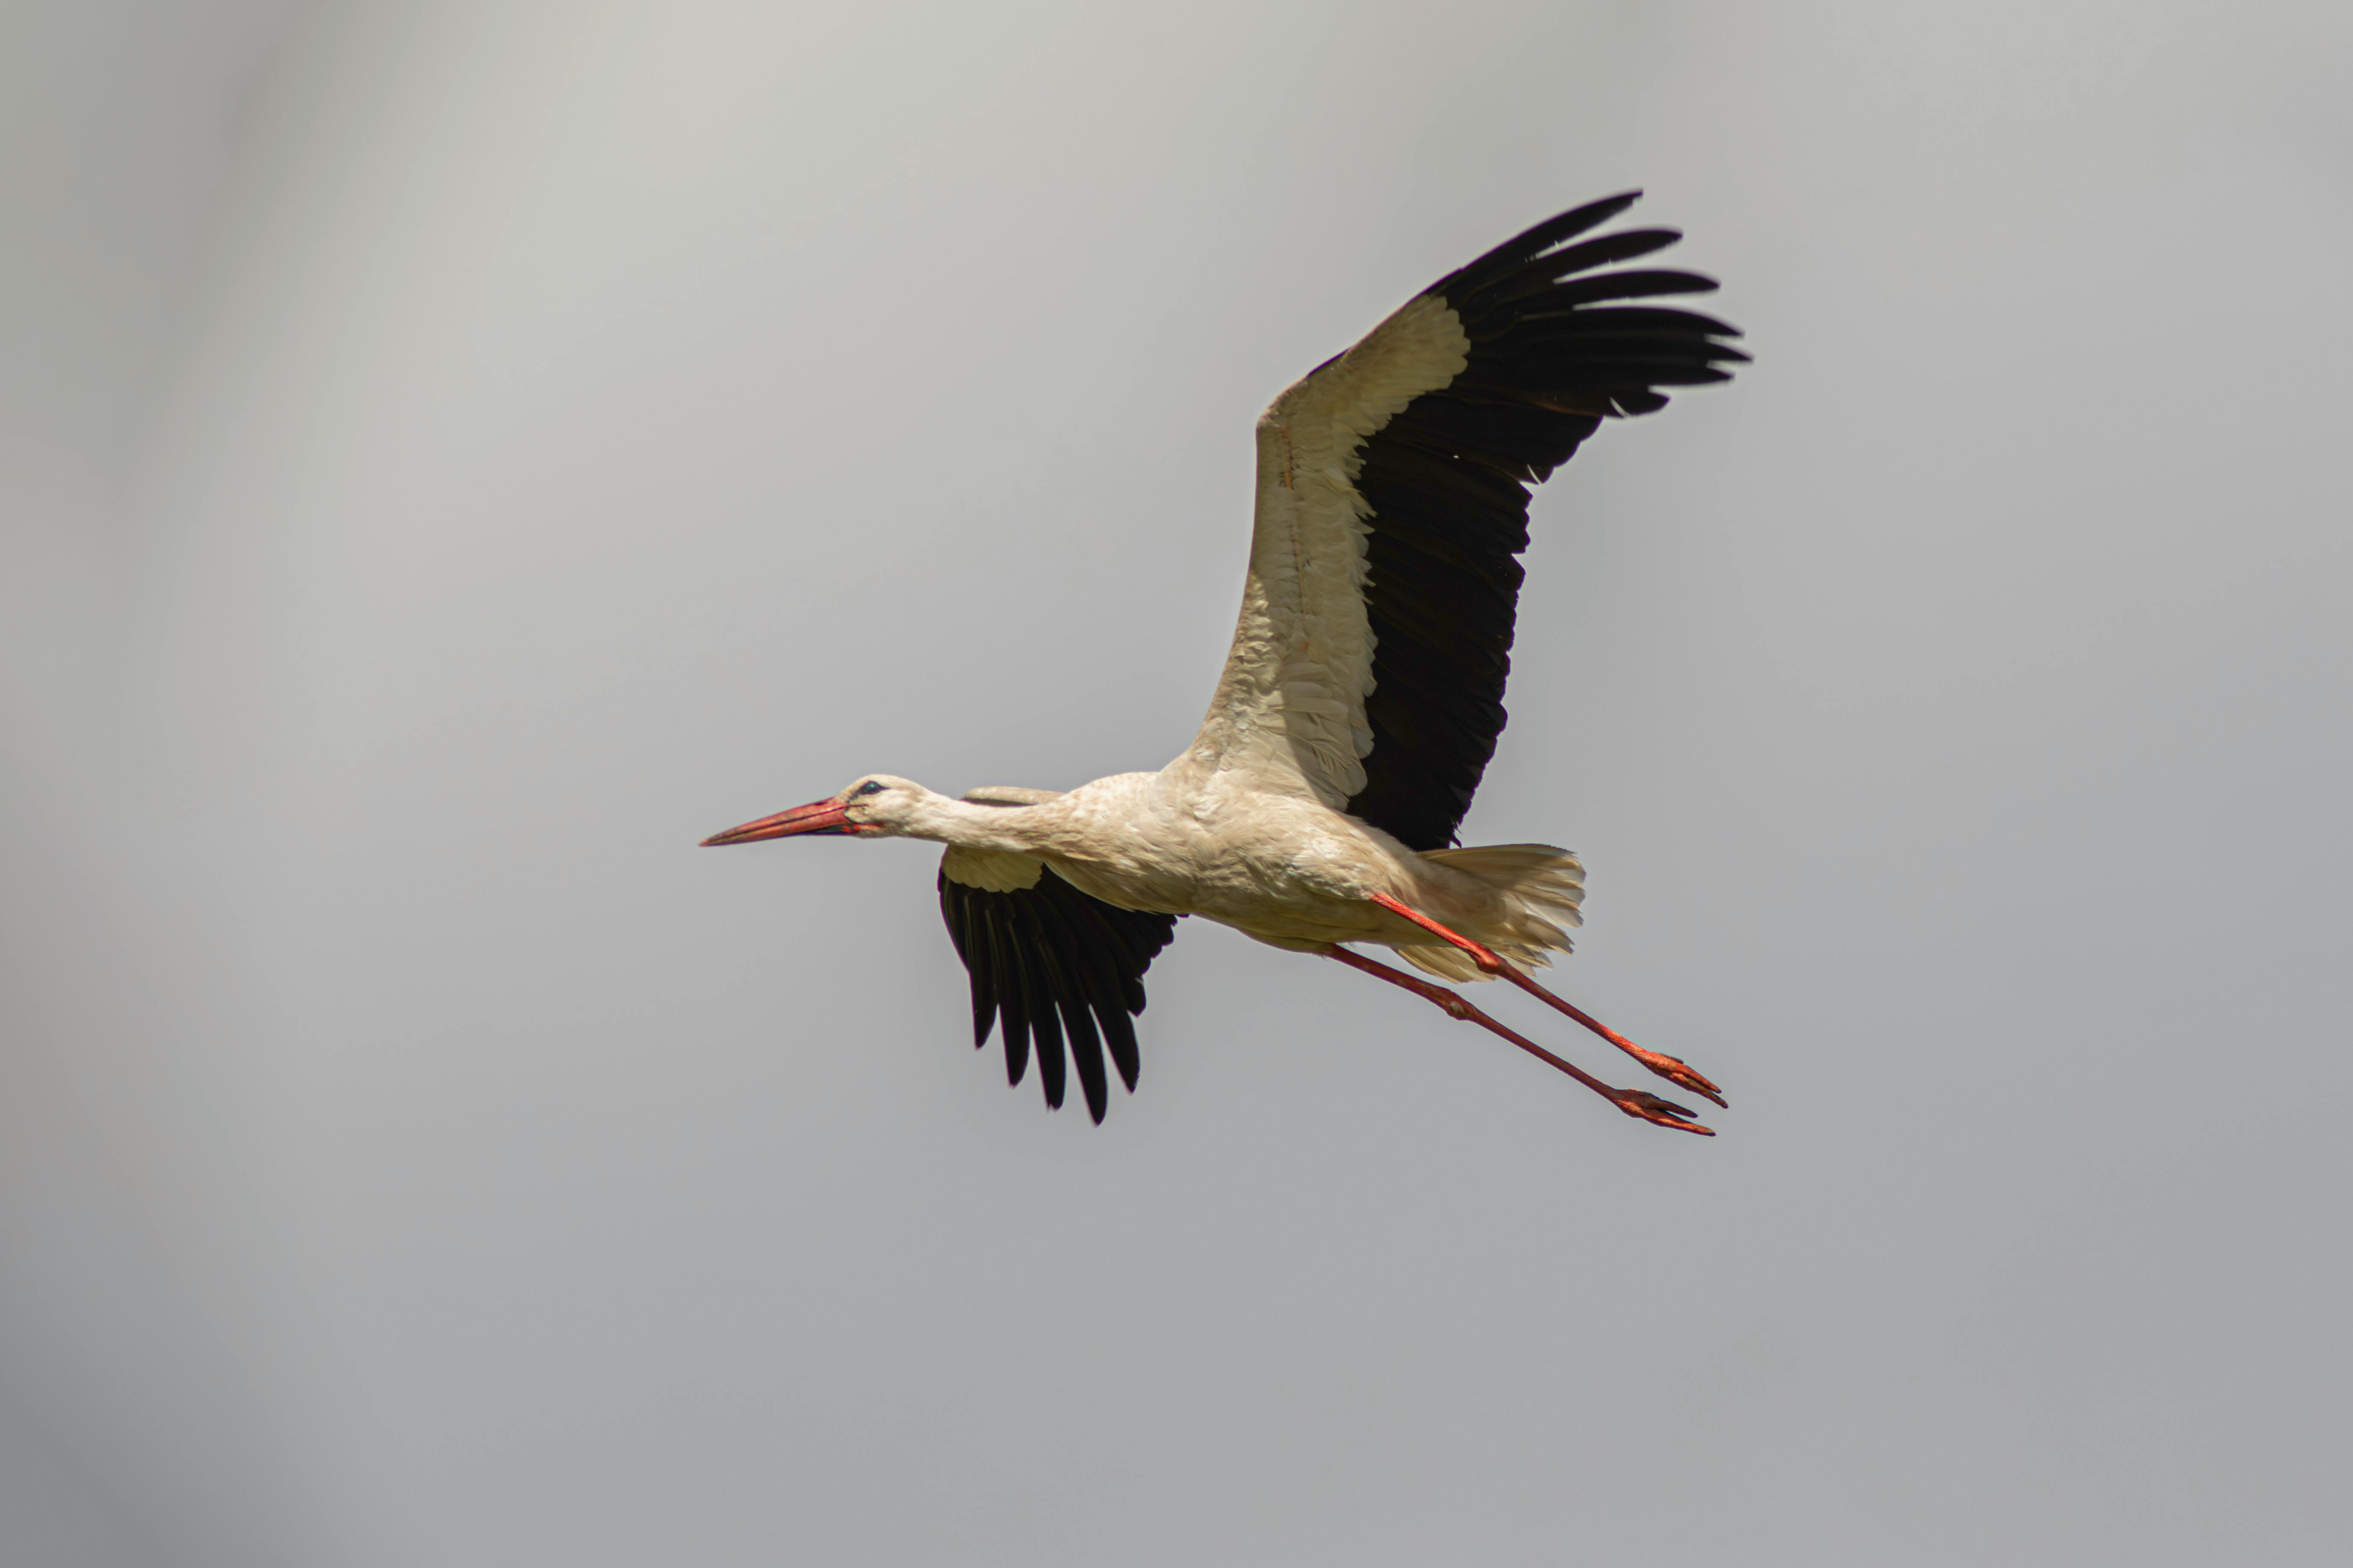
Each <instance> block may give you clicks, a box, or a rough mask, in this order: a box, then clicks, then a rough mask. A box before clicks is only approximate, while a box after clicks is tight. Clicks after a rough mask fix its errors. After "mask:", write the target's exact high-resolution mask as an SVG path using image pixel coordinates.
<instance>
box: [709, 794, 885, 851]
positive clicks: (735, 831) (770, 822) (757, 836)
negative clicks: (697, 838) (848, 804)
mask: <svg viewBox="0 0 2353 1568" xmlns="http://www.w3.org/2000/svg"><path fill="white" fill-rule="evenodd" d="M848 832H849V814H848V813H847V812H845V811H843V809H842V805H841V802H839V801H838V800H813V801H811V802H809V803H808V804H807V805H797V806H795V807H793V808H792V810H790V811H780V812H778V813H776V816H764V817H762V818H760V820H759V821H757V822H747V823H745V824H744V826H741V827H731V828H729V829H728V830H727V831H726V832H724V833H714V834H712V836H711V837H708V838H706V839H704V840H703V841H702V845H701V846H700V847H702V848H705V849H708V848H710V847H712V845H714V844H757V843H758V842H760V840H762V839H763V838H790V837H795V836H796V835H798V834H805V833H848Z"/></svg>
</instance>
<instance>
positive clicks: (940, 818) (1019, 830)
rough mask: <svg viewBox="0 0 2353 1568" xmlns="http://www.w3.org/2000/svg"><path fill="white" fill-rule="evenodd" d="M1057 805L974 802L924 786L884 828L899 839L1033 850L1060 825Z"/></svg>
mask: <svg viewBox="0 0 2353 1568" xmlns="http://www.w3.org/2000/svg"><path fill="white" fill-rule="evenodd" d="M1059 804H1060V803H1059V802H1056V801H1042V802H1040V803H1039V804H1038V805H977V804H976V803H974V802H972V801H968V800H952V799H950V798H949V797H948V796H946V795H938V794H935V793H934V792H933V791H931V790H925V791H924V792H923V795H921V796H920V797H919V798H918V799H917V800H916V802H915V804H914V805H913V807H912V808H911V809H910V810H909V811H908V812H907V813H906V814H905V816H903V817H902V819H901V820H900V821H898V822H896V823H893V824H892V825H891V826H890V831H891V832H892V833H893V834H895V835H897V836H898V837H902V838H928V839H930V840H931V841H932V842H934V843H935V844H956V845H961V846H963V847H965V848H967V849H999V850H1004V851H1007V852H1008V853H1010V854H1016V855H1026V854H1034V853H1036V852H1037V851H1038V850H1039V849H1042V848H1044V847H1046V846H1047V844H1048V842H1049V841H1050V838H1051V837H1052V836H1053V831H1054V829H1055V828H1056V827H1057V826H1060V815H1061V814H1060V811H1058V810H1057V809H1056V808H1057V806H1058V805H1059Z"/></svg>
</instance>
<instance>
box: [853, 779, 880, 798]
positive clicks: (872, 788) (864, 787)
mask: <svg viewBox="0 0 2353 1568" xmlns="http://www.w3.org/2000/svg"><path fill="white" fill-rule="evenodd" d="M857 793H858V794H860V795H881V793H882V781H881V780H880V779H868V780H867V781H866V782H865V783H864V784H860V785H859V786H858V792H857Z"/></svg>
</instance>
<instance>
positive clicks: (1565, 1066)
mask: <svg viewBox="0 0 2353 1568" xmlns="http://www.w3.org/2000/svg"><path fill="white" fill-rule="evenodd" d="M1324 956H1325V957H1327V958H1336V959H1338V960H1339V961H1340V962H1341V963H1345V964H1346V965H1347V966H1348V967H1349V968H1351V969H1356V970H1361V971H1363V972H1364V973H1366V974H1369V975H1371V976H1372V977H1373V978H1374V979H1376V980H1386V981H1388V983H1389V984H1392V985H1395V986H1398V987H1399V988H1400V989H1402V990H1407V991H1410V992H1412V993H1413V994H1415V995H1417V996H1419V997H1420V998H1421V999H1422V1000H1423V1001H1425V1002H1430V1003H1434V1004H1435V1005H1437V1006H1438V1007H1439V1009H1440V1011H1442V1012H1444V1013H1445V1014H1446V1016H1448V1017H1450V1018H1459V1019H1461V1021H1462V1022H1464V1023H1466V1024H1476V1025H1478V1026H1480V1027H1481V1028H1482V1029H1486V1030H1488V1031H1490V1032H1491V1033H1493V1034H1497V1035H1501V1036H1502V1037H1504V1039H1507V1040H1509V1041H1511V1042H1512V1044H1514V1045H1515V1046H1517V1047H1520V1049H1522V1050H1524V1051H1525V1052H1527V1053H1528V1054H1529V1055H1530V1056H1532V1057H1535V1058H1538V1059H1539V1060H1542V1061H1545V1062H1546V1063H1549V1064H1550V1065H1551V1066H1553V1067H1556V1068H1559V1069H1560V1070H1561V1071H1563V1072H1565V1073H1567V1075H1568V1076H1569V1077H1571V1078H1573V1079H1576V1080H1577V1082H1579V1083H1581V1084H1583V1085H1584V1086H1585V1087H1586V1088H1588V1089H1591V1090H1592V1091H1593V1092H1594V1093H1596V1094H1598V1095H1599V1096H1600V1097H1601V1098H1602V1099H1604V1100H1608V1101H1609V1103H1610V1104H1612V1105H1614V1106H1616V1107H1617V1108H1618V1109H1619V1110H1622V1111H1624V1112H1625V1113H1626V1114H1627V1115H1629V1116H1632V1117H1636V1118H1639V1119H1640V1120H1641V1121H1647V1122H1649V1123H1651V1125H1652V1126H1654V1127H1672V1128H1673V1129H1674V1130H1675V1131H1678V1132H1696V1133H1698V1134H1699V1135H1700V1136H1701V1137H1703V1138H1713V1137H1715V1130H1714V1129H1712V1128H1707V1127H1703V1126H1701V1125H1700V1124H1699V1121H1698V1119H1697V1118H1696V1117H1694V1115H1693V1113H1692V1112H1691V1111H1690V1110H1688V1109H1686V1108H1685V1107H1683V1106H1680V1105H1677V1104H1675V1103H1674V1102H1673V1101H1672V1100H1662V1099H1660V1098H1659V1097H1658V1096H1657V1095H1655V1094H1649V1093H1645V1092H1644V1091H1643V1090H1641V1089H1612V1088H1610V1087H1609V1085H1608V1084H1606V1083H1604V1082H1602V1081H1601V1080H1600V1079H1598V1078H1595V1077H1594V1076H1593V1075H1592V1074H1591V1073H1588V1072H1586V1071H1585V1070H1583V1069H1582V1068H1577V1067H1575V1066H1573V1065H1571V1064H1570V1063H1568V1062H1565V1061H1563V1060H1561V1059H1560V1058H1558V1057H1556V1056H1555V1055H1553V1054H1552V1053H1551V1052H1550V1051H1548V1050H1546V1049H1545V1048H1544V1047H1542V1046H1540V1045H1537V1044H1536V1043H1535V1041H1534V1040H1531V1039H1529V1038H1527V1037H1525V1036H1524V1035H1520V1034H1517V1033H1515V1032H1514V1031H1513V1030H1511V1029H1507V1028H1505V1027H1504V1026H1503V1025H1501V1024H1498V1023H1497V1022H1495V1020H1494V1019H1493V1018H1490V1017H1489V1016H1487V1015H1486V1014H1484V1013H1482V1012H1481V1011H1480V1010H1479V1009H1478V1008H1477V1007H1474V1006H1472V1005H1471V1003H1470V1002H1468V1001H1467V1000H1465V999H1464V998H1463V997H1461V996H1460V995H1458V994H1455V993H1454V992H1451V991H1449V990H1448V989H1446V987H1445V986H1443V985H1434V984H1430V982H1429V981H1427V980H1418V979H1416V978H1415V977H1414V976H1412V975H1410V974H1408V973H1405V972H1404V971H1403V970H1401V969H1391V968H1390V967H1389V966H1388V964H1386V963H1375V962H1374V961H1373V960H1371V959H1369V958H1366V957H1365V956H1364V955H1363V954H1362V953H1357V952H1349V951H1348V950H1347V949H1346V948H1345V947H1327V948H1325V949H1324Z"/></svg>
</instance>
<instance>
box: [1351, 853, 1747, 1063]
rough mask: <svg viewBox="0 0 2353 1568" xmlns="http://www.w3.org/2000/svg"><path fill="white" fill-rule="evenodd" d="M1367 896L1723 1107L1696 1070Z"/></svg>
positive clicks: (1473, 947)
mask: <svg viewBox="0 0 2353 1568" xmlns="http://www.w3.org/2000/svg"><path fill="white" fill-rule="evenodd" d="M1367 896H1368V897H1370V898H1371V900H1372V901H1373V902H1375V903H1377V904H1378V905H1380V907H1381V908H1383V909H1385V910H1388V911H1389V913H1391V914H1393V915H1397V916H1399V917H1401V918H1403V919H1405V920H1409V921H1412V922H1413V923H1414V924H1416V925H1418V926H1419V927H1420V928H1421V929H1422V930H1424V931H1429V932H1430V934H1432V935H1433V936H1440V937H1443V938H1445V939H1446V940H1447V941H1448V942H1452V943H1453V944H1454V945H1455V946H1456V947H1459V948H1461V950H1462V951H1463V952H1467V953H1469V954H1470V955H1471V958H1472V962H1473V963H1477V964H1478V966H1479V967H1480V968H1481V969H1482V970H1483V971H1485V972H1486V973H1489V974H1493V975H1494V976H1496V977H1497V978H1499V979H1504V980H1508V981H1510V982H1511V983H1512V984H1514V985H1516V986H1518V987H1519V988H1520V989H1521V990H1523V991H1525V992H1526V993H1527V994H1529V995H1531V996H1534V997H1535V998H1537V999H1538V1000H1540V1001H1542V1002H1543V1003H1544V1004H1545V1005H1546V1006H1549V1007H1551V1008H1553V1009H1555V1010H1556V1011H1557V1012H1561V1013H1566V1014H1567V1015H1568V1016H1570V1017H1572V1018H1574V1019H1576V1020H1577V1022H1578V1023H1580V1024H1582V1025H1584V1026H1586V1027H1587V1028H1588V1029H1590V1030H1592V1031H1593V1032H1594V1033H1595V1034H1597V1035H1599V1036H1600V1037H1602V1038H1603V1039H1605V1040H1607V1041H1609V1043H1610V1044H1611V1045H1613V1046H1615V1047H1618V1048H1619V1049H1620V1050H1621V1051H1623V1052H1625V1053H1626V1054H1627V1055H1628V1056H1630V1057H1632V1058H1634V1059H1635V1060H1636V1061H1638V1062H1641V1064H1642V1065H1643V1066H1644V1067H1646V1068H1650V1069H1651V1071H1652V1072H1654V1073H1657V1074H1658V1075H1659V1076H1660V1077H1661V1078H1662V1079H1666V1080H1667V1081H1668V1082H1669V1083H1672V1084H1674V1085H1675V1086H1677V1087H1678V1088H1681V1089H1689V1090H1691V1091H1692V1092H1693V1093H1694V1094H1704V1095H1705V1096H1707V1098H1708V1099H1710V1100H1714V1101H1715V1102H1716V1104H1718V1105H1722V1104H1724V1091H1723V1090H1721V1089H1717V1088H1716V1087H1715V1085H1714V1084H1713V1083H1710V1082H1709V1081H1708V1080H1707V1079H1706V1078H1705V1077H1704V1075H1703V1074H1701V1073H1700V1071H1699V1070H1698V1069H1697V1068H1693V1067H1691V1066H1689V1065H1687V1064H1686V1063H1685V1062H1684V1061H1683V1058H1681V1057H1671V1056H1668V1055H1666V1054H1665V1053H1663V1052H1661V1051H1646V1050H1644V1049H1643V1048H1642V1047H1640V1046H1638V1045H1636V1044H1635V1043H1634V1042H1633V1041H1631V1040H1630V1039H1628V1038H1627V1037H1625V1036H1623V1035H1621V1034H1620V1033H1619V1032H1618V1031H1617V1030H1615V1029H1613V1028H1611V1027H1609V1026H1608V1025H1607V1024H1604V1023H1603V1022H1601V1020H1600V1019H1599V1018H1596V1017H1595V1016H1593V1015H1592V1014H1590V1013H1588V1012H1586V1011H1585V1010H1583V1009H1582V1008H1579V1007H1575V1006H1572V1005H1569V1004H1568V1003H1567V1002H1564V1001H1562V1000H1561V999H1560V998H1559V997H1557V996H1556V995H1554V994H1552V993H1551V992H1549V991H1547V990H1546V989H1545V988H1544V987H1543V986H1541V985H1539V984H1536V983H1535V981H1533V980H1531V979H1529V978H1528V977H1527V976H1526V975H1525V974H1523V973H1520V972H1519V971H1518V970H1516V969H1514V968H1513V967H1512V966H1511V965H1510V964H1508V963H1504V961H1503V960H1502V959H1501V958H1498V957H1497V956H1495V953H1494V952H1493V950H1492V949H1489V948H1486V947H1482V946H1481V945H1480V944H1479V943H1477V942H1472V940H1471V939H1470V938H1469V937H1467V936H1458V935H1457V934H1455V933H1454V932H1453V931H1448V930H1447V929H1446V928H1445V927H1444V926H1442V925H1440V924H1439V923H1438V922H1437V921H1434V920H1431V919H1430V917H1429V916H1428V915H1426V914H1423V913H1422V912H1421V911H1420V910H1415V909H1410V908H1409V907H1407V906H1406V905H1404V904H1401V903H1399V902H1398V900H1395V899H1392V898H1390V897H1389V896H1388V894H1386V893H1373V894H1369V895H1367Z"/></svg>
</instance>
